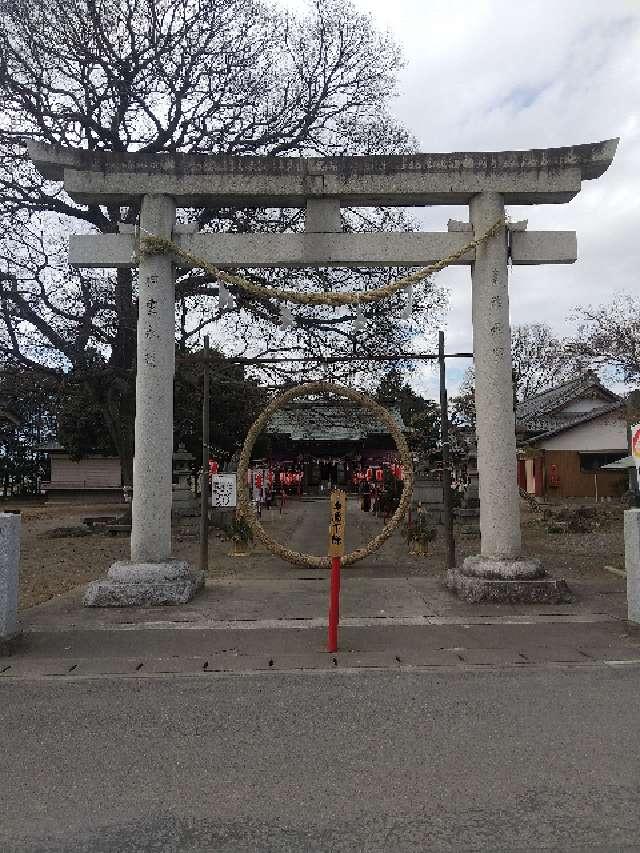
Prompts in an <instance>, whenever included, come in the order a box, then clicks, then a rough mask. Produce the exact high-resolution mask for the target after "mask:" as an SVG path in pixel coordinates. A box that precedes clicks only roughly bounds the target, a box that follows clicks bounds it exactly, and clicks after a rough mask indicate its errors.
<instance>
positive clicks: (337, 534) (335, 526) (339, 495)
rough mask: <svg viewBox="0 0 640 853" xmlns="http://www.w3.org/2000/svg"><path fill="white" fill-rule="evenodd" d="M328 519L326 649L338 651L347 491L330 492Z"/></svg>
mask: <svg viewBox="0 0 640 853" xmlns="http://www.w3.org/2000/svg"><path fill="white" fill-rule="evenodd" d="M330 511H331V515H330V519H329V556H330V557H331V590H330V594H329V632H328V636H327V651H329V652H337V651H338V625H339V623H340V564H341V558H342V555H343V554H344V534H345V522H346V515H347V493H346V492H343V491H340V490H337V491H334V492H331V503H330Z"/></svg>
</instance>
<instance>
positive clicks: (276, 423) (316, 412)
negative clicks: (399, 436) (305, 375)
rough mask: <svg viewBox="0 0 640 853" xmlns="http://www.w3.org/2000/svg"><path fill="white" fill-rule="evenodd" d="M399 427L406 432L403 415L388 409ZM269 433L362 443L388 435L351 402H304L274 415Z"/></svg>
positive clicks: (309, 439) (302, 439)
mask: <svg viewBox="0 0 640 853" xmlns="http://www.w3.org/2000/svg"><path fill="white" fill-rule="evenodd" d="M388 408H389V411H390V412H391V414H392V415H393V418H394V420H395V421H396V423H397V424H398V426H399V427H400V428H401V429H403V430H405V429H406V427H405V425H404V423H403V420H402V417H401V415H400V411H399V409H398V408H397V407H393V406H392V407H388ZM266 432H267V433H269V434H270V435H288V436H289V438H290V439H291V440H292V441H362V440H363V439H365V438H366V437H367V436H370V435H381V436H383V435H385V436H386V435H389V430H388V428H387V427H386V426H385V424H384V423H383V422H382V421H380V420H378V419H377V418H376V417H375V415H373V414H372V413H371V412H369V411H367V410H366V409H363V408H361V407H360V406H358V405H356V404H355V403H352V402H350V401H344V402H343V401H334V400H331V401H324V400H319V401H306V400H305V401H302V402H297V403H292V404H291V405H289V406H286V407H284V408H282V409H280V410H278V411H277V412H275V414H274V415H273V417H272V418H271V420H270V421H269V423H268V425H267V427H266Z"/></svg>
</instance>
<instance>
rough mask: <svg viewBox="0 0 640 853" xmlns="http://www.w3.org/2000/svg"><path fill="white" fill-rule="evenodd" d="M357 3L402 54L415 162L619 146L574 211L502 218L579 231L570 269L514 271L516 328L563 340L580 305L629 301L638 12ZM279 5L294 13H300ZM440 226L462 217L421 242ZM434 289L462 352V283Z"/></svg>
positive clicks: (638, 115) (483, 2)
mask: <svg viewBox="0 0 640 853" xmlns="http://www.w3.org/2000/svg"><path fill="white" fill-rule="evenodd" d="M354 2H355V4H356V6H357V7H358V8H359V9H361V10H363V11H366V12H369V13H371V15H372V16H373V18H374V20H375V21H376V23H377V24H378V26H379V27H380V28H381V29H388V30H389V31H390V32H391V33H392V34H393V35H394V37H395V38H396V40H397V41H398V43H399V44H400V45H401V47H402V50H403V55H404V58H405V67H404V69H403V70H402V72H401V74H400V77H399V81H398V89H399V95H398V97H397V98H396V99H395V100H394V101H393V103H392V112H393V113H394V114H395V115H396V117H397V118H398V119H399V120H400V121H401V122H402V123H403V124H404V125H405V126H406V127H407V128H408V129H409V130H410V131H412V132H413V134H414V135H415V136H416V137H417V139H418V140H419V146H420V149H421V150H423V151H472V150H478V151H479V150H488V151H497V150H504V149H515V148H537V147H549V146H561V145H571V144H577V143H581V142H593V141H597V140H601V139H608V138H611V137H614V136H620V138H621V141H620V145H619V148H618V152H617V154H616V157H615V160H614V162H613V165H612V166H611V168H610V169H609V170H608V171H607V172H606V173H605V174H604V175H603V176H602V177H601V178H599V179H598V180H597V181H590V182H585V184H583V189H582V191H581V192H580V194H579V195H578V196H577V197H576V198H575V199H574V200H573V201H572V202H571V203H569V204H565V205H544V206H529V207H527V208H513V209H511V210H510V211H509V212H510V213H512V214H514V216H515V218H518V219H520V218H528V219H529V223H530V225H529V227H530V228H537V229H561V230H562V229H566V230H575V231H577V234H578V254H579V258H578V262H577V263H576V264H574V265H566V266H565V265H562V266H538V267H515V268H514V270H513V272H512V276H511V290H510V294H511V317H512V322H513V323H525V322H547V323H549V324H550V325H551V326H552V327H553V329H554V331H555V332H556V333H557V334H559V335H564V334H566V333H567V332H569V331H570V328H571V324H570V322H569V321H568V319H567V317H568V315H569V314H570V313H571V311H572V309H573V308H574V307H575V306H576V305H578V304H580V303H599V302H604V301H606V300H607V299H608V297H609V294H610V293H611V292H612V291H614V290H625V291H628V292H637V291H638V286H639V285H638V279H637V275H638V273H637V270H638V269H639V268H640V239H639V238H638V227H639V225H640V185H639V184H638V175H639V174H640V97H639V96H640V62H638V57H639V56H640V2H638V0H607V2H603V0H562V2H558V0H519V2H513V0H474V2H470V0H393V2H389V0H354ZM288 3H289V5H292V6H294V7H299V6H300V0H288ZM449 216H454V217H455V218H462V217H464V216H465V209H464V208H451V209H449V208H431V209H426V210H423V211H420V212H419V218H420V222H421V223H422V227H423V228H425V229H429V230H444V229H445V228H446V221H447V219H448V218H449ZM440 280H441V281H442V282H443V283H444V284H445V285H446V286H447V287H449V288H450V290H451V305H450V311H449V315H448V318H447V349H448V350H467V349H471V305H470V296H471V286H470V276H469V271H468V269H464V268H462V269H461V268H458V269H452V270H446V271H444V272H443V273H441V274H440ZM417 345H420V342H417ZM425 348H426V347H425ZM461 366H462V365H460V367H461ZM450 373H451V374H452V376H453V375H454V371H453V367H452V368H451V370H450ZM456 373H458V374H459V371H456ZM434 378H435V376H434V377H431V374H430V373H429V371H428V370H427V371H418V372H417V373H416V374H415V377H414V379H413V382H414V385H415V387H416V388H420V389H421V390H428V391H429V392H430V393H433V391H434V381H433V379H434Z"/></svg>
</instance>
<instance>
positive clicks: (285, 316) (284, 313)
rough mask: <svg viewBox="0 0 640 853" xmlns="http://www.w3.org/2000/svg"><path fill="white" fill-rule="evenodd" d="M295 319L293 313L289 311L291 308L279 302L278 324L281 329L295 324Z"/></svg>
mask: <svg viewBox="0 0 640 853" xmlns="http://www.w3.org/2000/svg"><path fill="white" fill-rule="evenodd" d="M295 324H296V321H295V320H294V318H293V314H292V313H291V309H290V308H287V306H286V305H283V304H282V303H281V304H280V319H279V325H280V328H281V329H290V328H291V327H292V326H295Z"/></svg>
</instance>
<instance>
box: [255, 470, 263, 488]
mask: <svg viewBox="0 0 640 853" xmlns="http://www.w3.org/2000/svg"><path fill="white" fill-rule="evenodd" d="M261 488H262V474H261V473H260V472H258V473H257V474H256V489H261Z"/></svg>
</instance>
